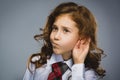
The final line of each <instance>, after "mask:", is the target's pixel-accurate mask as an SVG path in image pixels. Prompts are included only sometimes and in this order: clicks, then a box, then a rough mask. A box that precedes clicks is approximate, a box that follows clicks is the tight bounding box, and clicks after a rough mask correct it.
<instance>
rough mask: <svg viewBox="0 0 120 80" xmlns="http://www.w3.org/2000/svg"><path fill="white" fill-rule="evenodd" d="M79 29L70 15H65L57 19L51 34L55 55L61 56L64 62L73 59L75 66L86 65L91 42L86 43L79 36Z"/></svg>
mask: <svg viewBox="0 0 120 80" xmlns="http://www.w3.org/2000/svg"><path fill="white" fill-rule="evenodd" d="M78 33H79V29H78V28H77V27H76V23H75V22H74V21H73V20H72V19H71V17H70V15H68V14H63V15H60V16H58V17H57V18H56V20H55V22H54V24H53V29H52V32H51V34H50V40H51V43H52V46H53V52H54V53H55V54H61V55H62V57H63V59H64V60H68V59H70V58H71V57H72V58H73V61H74V64H79V63H84V60H85V58H86V55H87V53H88V50H89V43H90V40H88V41H87V42H85V40H83V39H81V38H80V36H79V34H78Z"/></svg>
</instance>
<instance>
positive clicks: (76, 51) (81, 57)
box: [72, 39, 90, 64]
mask: <svg viewBox="0 0 120 80" xmlns="http://www.w3.org/2000/svg"><path fill="white" fill-rule="evenodd" d="M89 45H90V39H88V40H78V42H77V43H76V45H75V47H74V48H73V51H72V56H73V61H74V64H80V63H84V61H85V58H86V56H87V54H88V51H89Z"/></svg>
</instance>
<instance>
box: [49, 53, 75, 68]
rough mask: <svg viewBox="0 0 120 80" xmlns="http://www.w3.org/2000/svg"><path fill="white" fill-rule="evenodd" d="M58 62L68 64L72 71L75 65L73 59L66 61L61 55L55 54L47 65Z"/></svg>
mask: <svg viewBox="0 0 120 80" xmlns="http://www.w3.org/2000/svg"><path fill="white" fill-rule="evenodd" d="M56 62H63V63H66V64H67V65H68V67H69V68H70V69H71V67H72V65H73V60H72V59H69V60H67V61H64V60H63V58H62V56H61V55H59V54H54V53H53V54H52V56H51V58H50V59H49V60H47V64H48V65H51V64H53V63H56Z"/></svg>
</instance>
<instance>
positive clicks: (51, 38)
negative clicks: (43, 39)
mask: <svg viewBox="0 0 120 80" xmlns="http://www.w3.org/2000/svg"><path fill="white" fill-rule="evenodd" d="M51 40H53V34H52V33H51V34H50V41H51Z"/></svg>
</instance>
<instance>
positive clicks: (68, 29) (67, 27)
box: [62, 26, 72, 30]
mask: <svg viewBox="0 0 120 80" xmlns="http://www.w3.org/2000/svg"><path fill="white" fill-rule="evenodd" d="M62 28H64V29H68V30H72V29H71V28H69V27H66V26H62Z"/></svg>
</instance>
